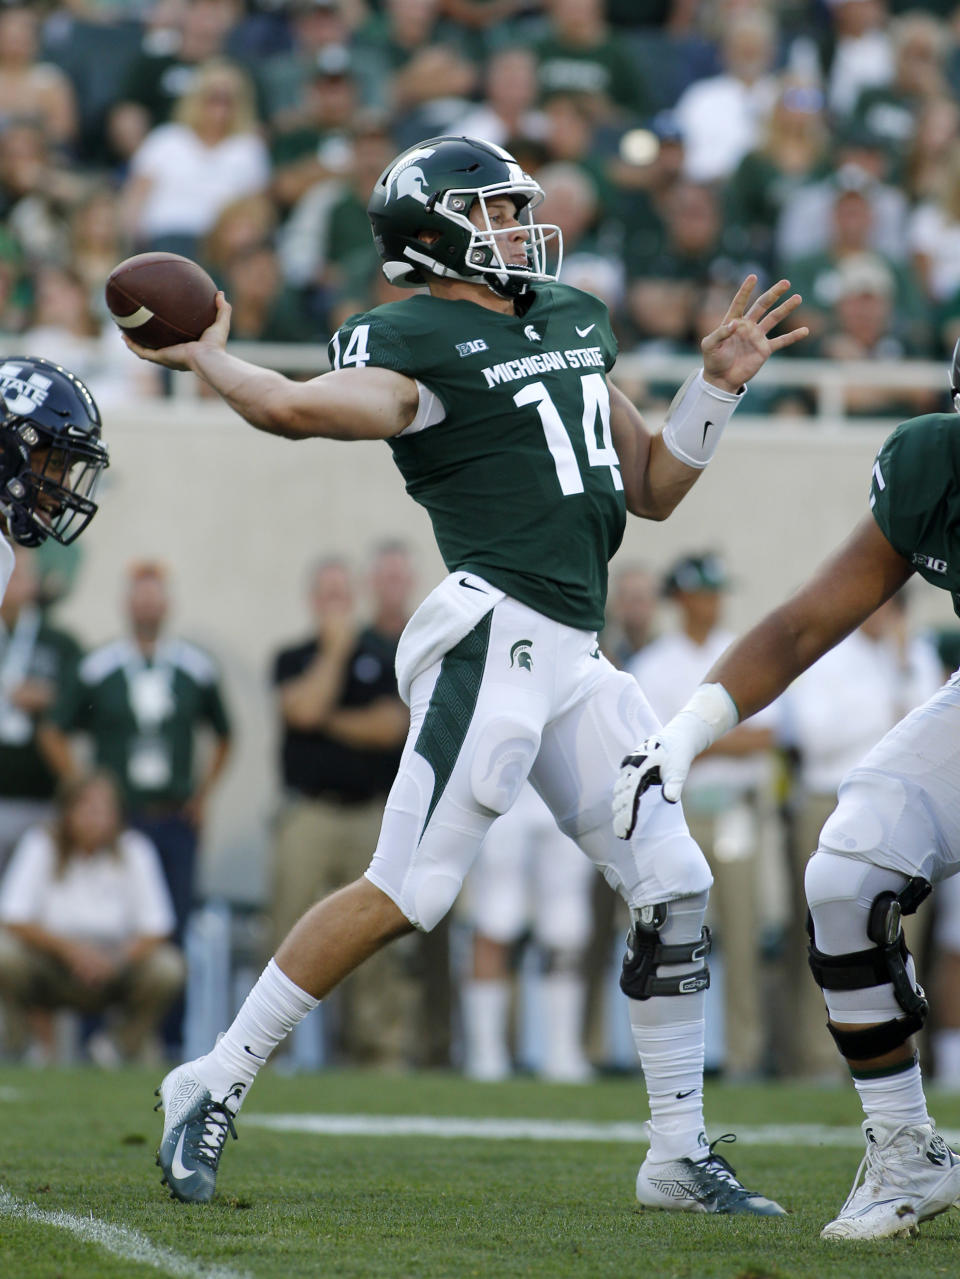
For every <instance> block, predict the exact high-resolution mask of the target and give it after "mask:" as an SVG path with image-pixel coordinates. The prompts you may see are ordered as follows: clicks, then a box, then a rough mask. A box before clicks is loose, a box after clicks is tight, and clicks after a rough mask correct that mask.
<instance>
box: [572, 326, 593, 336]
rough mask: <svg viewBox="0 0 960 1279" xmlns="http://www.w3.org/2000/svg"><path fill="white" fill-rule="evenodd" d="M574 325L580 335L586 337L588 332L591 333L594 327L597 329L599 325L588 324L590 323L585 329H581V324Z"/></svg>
mask: <svg viewBox="0 0 960 1279" xmlns="http://www.w3.org/2000/svg"><path fill="white" fill-rule="evenodd" d="M573 327H574V328H575V329H576V330H577V334H578V336H579V337H582V338H585V337H586V336H587V334H588V333H589V332H590V331H591V330H592V329H595V328H596V327H597V326H596V324H588V325H587V327H586V328H585V329H581V327H580V325H579V324H575V325H574V326H573Z"/></svg>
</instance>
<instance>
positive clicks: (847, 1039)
mask: <svg viewBox="0 0 960 1279" xmlns="http://www.w3.org/2000/svg"><path fill="white" fill-rule="evenodd" d="M922 1028H923V1016H922V1015H921V1014H920V1013H911V1014H910V1015H909V1016H908V1017H894V1018H893V1019H892V1020H891V1021H884V1022H881V1023H880V1025H879V1026H866V1027H865V1028H864V1029H863V1030H838V1029H837V1028H836V1026H832V1025H831V1024H830V1022H827V1030H829V1032H830V1034H831V1035H833V1039H834V1042H835V1044H836V1045H837V1047H838V1048H839V1049H840V1051H841V1053H843V1055H844V1057H848V1058H849V1059H850V1060H851V1061H870V1060H872V1059H873V1058H874V1057H882V1056H883V1055H884V1054H885V1053H890V1052H893V1050H894V1049H895V1048H899V1047H900V1045H901V1044H905V1043H906V1042H907V1040H908V1039H909V1038H910V1036H911V1035H913V1034H915V1033H916V1032H917V1031H918V1030H922Z"/></svg>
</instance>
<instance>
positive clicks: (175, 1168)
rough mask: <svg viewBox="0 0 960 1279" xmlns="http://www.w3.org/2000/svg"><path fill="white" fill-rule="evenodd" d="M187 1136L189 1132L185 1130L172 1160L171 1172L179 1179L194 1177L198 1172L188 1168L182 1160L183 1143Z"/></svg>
mask: <svg viewBox="0 0 960 1279" xmlns="http://www.w3.org/2000/svg"><path fill="white" fill-rule="evenodd" d="M186 1135H187V1130H186V1128H184V1129H183V1132H181V1134H180V1140H179V1141H178V1142H177V1148H176V1150H175V1151H174V1152H173V1158H172V1159H171V1160H170V1171H171V1172H172V1173H173V1175H174V1176H175V1177H177V1178H183V1177H192V1176H193V1174H194V1172H195V1171H196V1169H193V1168H188V1167H187V1166H186V1164H185V1163H184V1162H183V1160H182V1159H181V1158H180V1156H181V1154H182V1152H183V1142H184V1138H185V1137H186Z"/></svg>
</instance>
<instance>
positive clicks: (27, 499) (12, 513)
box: [0, 422, 109, 546]
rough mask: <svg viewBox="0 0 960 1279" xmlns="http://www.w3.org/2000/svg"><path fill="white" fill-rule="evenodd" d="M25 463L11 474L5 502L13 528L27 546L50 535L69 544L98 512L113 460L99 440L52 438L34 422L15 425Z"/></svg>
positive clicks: (3, 500)
mask: <svg viewBox="0 0 960 1279" xmlns="http://www.w3.org/2000/svg"><path fill="white" fill-rule="evenodd" d="M15 430H16V434H17V436H18V437H19V438H18V444H19V450H18V451H19V452H20V454H21V456H22V458H23V465H22V466H21V467H20V468H19V470H18V473H17V474H16V475H14V476H12V477H11V478H9V479H8V480H7V482H6V485H5V492H4V493H3V495H2V499H0V507H2V509H3V513H4V514H5V515H6V518H7V522H8V524H9V526H10V533H11V535H12V536H13V538H14V540H15V541H17V542H19V543H20V544H21V545H22V546H39V545H40V544H41V543H42V542H43V541H45V540H46V538H48V537H52V538H53V539H54V541H56V542H59V543H60V544H61V545H62V546H69V545H70V543H71V542H73V541H75V540H76V539H77V538H78V537H79V536H80V534H81V533H82V532H83V530H84V529H85V528H86V527H87V525H88V524H89V523H90V521H91V520H92V519H93V517H94V515H95V514H96V512H97V503H96V502H94V501H93V494H94V492H95V490H96V487H97V483H98V481H99V479H100V475H101V473H102V472H103V471H104V469H105V468H106V467H107V465H108V464H109V462H108V454H107V450H106V447H105V446H104V445H103V444H101V443H100V442H99V441H96V442H93V441H87V440H76V439H70V438H69V437H68V436H59V437H57V438H56V439H51V438H50V437H49V436H48V435H47V434H46V433H42V432H38V431H37V429H36V427H34V426H33V425H32V424H31V423H30V422H24V423H22V424H20V425H19V427H17V428H15Z"/></svg>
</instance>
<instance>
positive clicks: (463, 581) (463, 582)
mask: <svg viewBox="0 0 960 1279" xmlns="http://www.w3.org/2000/svg"><path fill="white" fill-rule="evenodd" d="M459 585H460V586H465V587H466V588H467V590H468V591H479V592H480V594H481V595H486V593H487V592H486V591H485V590H484V589H483V587H482V586H474V584H473V583H472V582H468V581H467V579H466V578H465V577H461V579H460V581H459Z"/></svg>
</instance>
